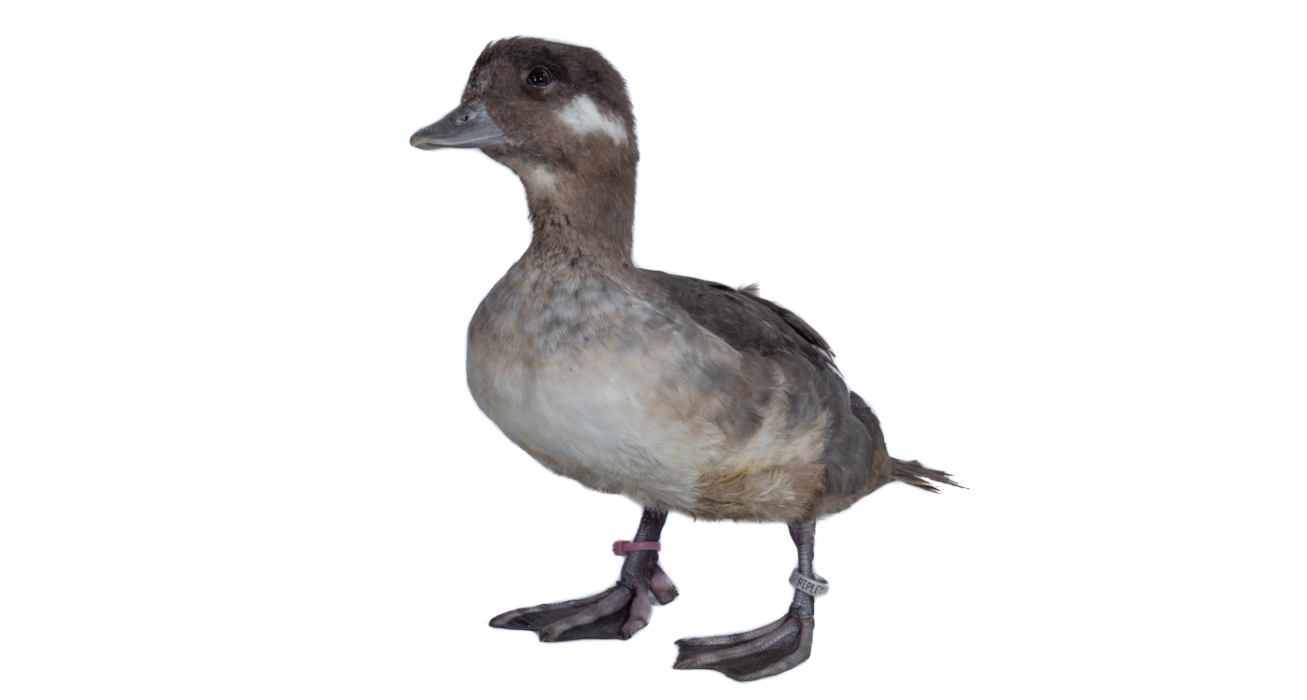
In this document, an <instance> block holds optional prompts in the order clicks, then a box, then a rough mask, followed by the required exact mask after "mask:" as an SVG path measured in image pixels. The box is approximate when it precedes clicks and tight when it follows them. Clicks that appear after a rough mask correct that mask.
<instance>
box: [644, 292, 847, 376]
mask: <svg viewBox="0 0 1307 700" xmlns="http://www.w3.org/2000/svg"><path fill="white" fill-rule="evenodd" d="M644 272H645V273H647V274H648V276H649V279H650V281H652V282H653V283H654V284H656V285H657V286H658V287H659V288H661V289H662V290H663V291H664V292H666V293H667V294H668V295H669V296H670V297H671V299H672V301H673V302H675V303H676V305H677V306H679V307H681V308H682V309H684V310H685V312H686V313H688V314H689V315H690V318H692V319H694V322H695V323H697V324H699V325H700V326H702V327H704V328H706V329H708V330H709V331H712V332H713V333H714V334H715V335H717V336H718V337H720V338H721V339H722V340H724V341H726V343H727V344H729V345H730V346H731V347H733V348H735V349H736V350H740V351H742V352H751V353H756V354H758V355H761V356H763V357H772V356H776V355H782V354H794V355H799V356H801V357H803V358H804V359H806V360H807V361H808V362H810V363H812V365H813V366H814V367H815V368H817V369H818V370H819V371H821V370H833V371H835V372H838V371H839V370H838V369H837V368H836V367H835V353H834V352H833V351H832V350H831V349H830V346H829V345H827V344H826V340H825V339H824V338H822V337H821V334H820V333H818V332H817V331H816V330H815V329H814V328H813V327H812V326H809V325H808V324H807V322H806V321H804V320H803V319H802V318H799V316H798V314H796V313H794V312H793V311H790V310H789V309H787V308H785V307H783V306H781V305H780V304H777V303H774V302H771V301H768V300H766V299H763V298H762V297H760V296H758V295H757V291H758V287H757V285H749V286H748V287H742V288H740V289H732V288H730V287H728V286H726V285H724V284H718V283H716V282H706V281H704V280H700V279H695V278H693V277H682V276H680V275H669V274H667V273H666V272H658V271H656V270H644Z"/></svg>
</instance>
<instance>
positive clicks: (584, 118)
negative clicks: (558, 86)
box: [558, 95, 626, 145]
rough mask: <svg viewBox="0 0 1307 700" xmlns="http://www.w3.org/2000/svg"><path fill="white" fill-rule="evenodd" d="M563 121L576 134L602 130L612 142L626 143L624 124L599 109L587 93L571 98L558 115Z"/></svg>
mask: <svg viewBox="0 0 1307 700" xmlns="http://www.w3.org/2000/svg"><path fill="white" fill-rule="evenodd" d="M558 116H559V117H560V118H561V119H562V120H563V123H564V124H566V125H568V126H570V127H572V131H574V132H576V134H577V135H578V136H580V135H584V134H589V133H592V132H595V131H602V132H604V133H605V134H608V137H609V138H611V139H612V140H613V142H614V143H617V144H618V145H622V144H625V143H626V126H625V125H624V124H622V122H621V121H620V120H618V119H614V118H613V117H611V116H609V115H608V114H605V113H603V112H601V111H599V105H596V104H595V103H594V100H592V99H590V96H589V95H581V96H580V97H578V98H576V99H574V100H572V101H571V102H570V103H569V104H568V105H567V106H566V107H564V108H563V111H562V112H560V113H559V115H558Z"/></svg>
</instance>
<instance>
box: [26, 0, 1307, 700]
mask: <svg viewBox="0 0 1307 700" xmlns="http://www.w3.org/2000/svg"><path fill="white" fill-rule="evenodd" d="M1081 5H1082V7H1080V8H1079V9H1073V8H1072V6H1071V4H1070V3H1059V4H1058V6H1059V9H1050V8H1049V7H1047V6H1046V5H1045V4H1040V3H988V4H987V7H985V8H980V7H978V6H976V4H974V3H951V4H950V3H911V4H909V3H884V4H877V5H870V6H863V5H858V6H857V8H859V9H855V5H854V4H853V3H849V4H847V5H838V4H828V5H823V4H819V3H801V4H792V5H775V6H766V5H763V4H760V3H750V4H748V5H745V4H741V5H738V6H735V7H725V6H719V5H714V4H711V3H704V2H695V3H684V4H671V3H658V4H649V5H643V6H637V5H634V4H620V3H612V2H605V3H591V4H581V3H570V2H552V3H551V2H534V3H507V2H497V3H470V2H469V3H449V2H416V3H408V4H384V5H383V4H377V3H354V4H346V3H335V2H319V3H285V2H281V3H278V2H265V1H259V2H221V3H218V2H214V3H177V2H157V3H143V2H135V3H127V2H124V3H90V2H42V3H37V2H20V3H7V4H6V5H5V9H4V10H0V81H2V82H0V100H3V110H2V112H0V120H2V121H3V124H2V125H0V126H2V128H0V149H2V151H0V168H2V169H3V170H2V174H0V192H2V194H0V196H2V197H3V206H2V207H0V236H2V237H0V355H3V358H2V361H0V696H2V697H4V698H13V699H23V700H25V699H27V698H108V697H115V698H117V697H123V698H170V699H171V698H274V699H279V700H280V699H287V698H314V699H318V698H387V699H390V698H431V697H496V696H507V695H508V694H510V693H511V694H513V695H514V696H525V695H527V694H529V695H530V696H531V697H567V698H592V697H605V698H622V697H649V698H654V697H658V698H667V697H707V696H709V695H712V696H714V697H723V698H734V697H746V696H747V697H750V698H755V697H762V698H778V697H786V698H799V697H814V698H815V697H876V698H909V697H910V698H982V697H983V698H1050V697H1085V698H1104V697H1256V698H1275V697H1291V696H1297V697H1302V694H1303V693H1304V692H1307V690H1305V689H1304V687H1303V685H1304V684H1303V682H1302V669H1301V666H1302V662H1303V659H1304V658H1305V657H1307V654H1305V652H1307V649H1304V643H1303V626H1304V621H1305V620H1304V602H1303V594H1302V592H1303V591H1304V590H1307V580H1304V575H1303V545H1302V535H1303V532H1304V529H1305V528H1304V518H1303V515H1302V505H1301V504H1302V501H1303V498H1304V486H1307V483H1305V482H1307V479H1305V478H1304V449H1303V447H1302V425H1303V418H1304V395H1305V393H1307V377H1305V373H1304V370H1303V367H1302V365H1303V358H1304V357H1307V344H1305V343H1304V318H1305V312H1307V308H1304V307H1305V306H1307V304H1305V303H1304V300H1307V285H1304V282H1303V274H1304V263H1305V262H1307V260H1305V259H1304V257H1305V256H1304V248H1305V246H1304V236H1305V235H1307V216H1304V195H1305V193H1307V129H1305V128H1304V124H1307V89H1305V86H1307V71H1304V66H1305V65H1307V49H1305V47H1307V41H1304V36H1307V14H1305V13H1304V10H1303V9H1302V6H1301V4H1298V3H1281V4H1275V3H1262V4H1260V5H1258V6H1255V7H1248V6H1245V5H1250V4H1249V3H1234V2H1231V3H1200V2H1183V3H1181V2H1177V3H1138V2H1129V3H1115V4H1105V3H1082V4H1081ZM515 34H526V35H535V36H544V37H549V38H553V39H558V40H563V41H570V42H573V43H579V44H585V45H589V46H593V47H595V48H597V49H599V50H600V51H602V52H603V53H604V55H605V56H606V57H608V58H609V59H610V60H611V61H612V62H613V63H614V64H615V65H616V66H617V67H618V69H619V70H621V71H622V73H623V74H624V75H625V77H626V78H627V80H628V82H629V84H630V89H631V95H632V98H633V101H634V103H635V109H636V114H637V116H638V118H639V136H640V145H641V150H642V153H643V160H642V163H641V170H640V195H639V208H638V211H637V224H636V249H635V250H636V260H637V262H638V263H639V264H641V265H643V266H645V267H649V268H654V269H662V270H668V271H673V272H677V273H682V274H689V275H695V276H700V277H705V278H708V279H712V280H717V281H721V282H725V283H729V284H745V283H749V282H761V284H762V291H763V293H764V295H766V296H768V297H770V298H772V299H775V300H778V301H780V302H781V303H784V304H786V305H788V306H789V307H791V308H793V309H795V310H796V311H797V312H799V313H800V314H801V315H803V316H804V317H805V318H806V319H807V320H808V321H809V322H811V323H812V324H813V325H814V326H815V327H817V328H818V329H820V331H821V332H822V333H823V334H825V336H826V338H827V339H828V340H830V341H831V343H832V344H833V345H834V347H835V349H836V352H837V353H838V359H839V361H840V365H841V367H842V369H843V371H844V373H845V375H846V376H847V378H848V380H849V383H850V384H851V385H852V386H853V387H854V388H855V389H856V390H857V391H859V392H860V393H862V394H863V395H864V396H866V397H867V398H868V400H869V401H870V402H871V403H872V405H873V406H874V407H875V408H876V410H877V412H878V413H879V414H880V416H881V419H882V421H883V423H884V426H885V432H886V435H887V438H888V442H889V445H890V448H891V451H892V452H893V453H894V454H895V455H896V456H899V457H904V458H916V459H921V460H922V461H924V462H925V463H926V464H928V465H931V466H934V467H937V468H943V469H945V470H947V471H950V472H952V473H953V474H955V475H956V476H957V478H958V479H959V480H960V481H961V482H962V483H963V484H965V485H966V486H968V487H970V490H967V491H962V490H957V489H950V490H949V491H947V492H946V493H944V494H942V495H937V496H936V495H930V494H927V493H924V492H921V491H918V490H915V489H912V488H909V487H905V486H902V485H894V486H891V487H888V488H886V489H884V490H882V491H880V492H878V493H876V494H875V495H874V496H872V497H871V498H869V499H867V500H865V501H863V502H862V503H860V504H858V505H857V506H856V507H854V508H853V509H852V510H850V511H847V512H845V513H843V514H840V515H838V516H836V517H834V518H832V519H830V520H828V521H825V522H823V523H822V524H821V525H820V526H819V528H818V546H817V568H818V571H820V572H821V573H822V575H824V576H825V577H826V578H828V579H830V580H831V582H832V584H833V590H832V593H831V595H829V596H828V597H826V598H823V599H822V600H821V601H820V603H819V605H818V618H817V619H818V627H817V631H816V643H815V648H814V654H813V657H812V659H811V660H810V661H809V662H808V663H807V664H805V665H803V666H801V667H800V668H799V669H797V670H795V671H792V672H790V673H788V674H786V675H784V676H781V677H779V678H775V679H771V680H767V681H763V682H760V683H755V684H750V685H743V686H742V685H738V684H736V683H734V682H733V681H730V680H728V679H726V678H725V677H723V676H720V675H718V674H715V673H711V672H693V673H691V672H681V671H673V670H672V669H671V664H672V661H673V660H674V658H675V647H674V646H673V644H672V642H673V641H674V640H676V639H678V638H680V637H683V636H690V635H701V634H716V633H725V632H732V631H738V630H742V629H747V628H752V627H755V626H757V625H760V624H762V623H765V622H768V621H770V620H772V619H775V618H776V617H778V616H780V615H781V614H782V613H783V612H784V610H785V608H786V605H787V604H788V598H789V594H790V589H789V587H788V586H787V585H786V583H785V579H786V576H787V575H788V573H789V571H790V568H791V567H792V566H793V557H794V553H793V548H792V545H791V544H790V542H789V539H788V536H787V535H786V532H785V529H784V526H782V525H778V524H773V525H754V524H734V523H715V524H714V523H695V522H691V521H690V520H688V519H687V518H684V517H681V516H678V515H673V516H672V517H671V518H670V519H669V522H668V524H667V528H666V531H665V537H664V540H663V541H664V547H665V548H664V552H663V563H664V565H665V568H666V569H667V571H668V572H669V573H670V574H671V576H672V578H673V579H674V580H675V581H676V583H677V584H678V586H679V587H680V589H681V592H682V596H681V598H680V599H679V600H677V601H676V602H675V603H674V604H672V605H671V606H669V607H666V608H656V609H655V611H654V618H653V623H652V625H651V626H650V627H649V628H647V629H646V630H644V631H643V632H641V633H640V634H639V635H638V636H637V637H636V638H635V639H633V640H631V641H628V642H625V643H619V642H612V641H607V642H573V643H567V644H556V645H544V644H539V643H538V642H536V641H535V638H534V636H533V635H531V634H529V633H523V632H508V631H502V630H493V629H490V628H489V627H487V625H486V621H487V620H488V619H489V618H490V617H491V616H493V615H495V614H497V613H499V612H502V611H504V610H506V609H508V608H512V607H517V606H522V605H529V604H535V603H541V602H547V601H553V600H559V599H564V598H570V597H576V596H580V595H583V594H589V593H592V592H594V591H597V590H600V589H601V588H603V587H605V586H607V585H609V584H610V583H611V582H612V580H613V579H614V578H615V577H616V576H617V570H618V567H619V564H620V561H619V560H618V559H616V558H615V557H613V556H612V554H611V553H610V552H609V547H610V543H611V542H612V541H613V540H615V539H619V538H629V537H630V536H631V535H632V534H633V533H634V530H635V526H636V524H637V520H638V517H639V509H638V508H637V507H636V506H635V505H633V504H631V503H629V502H627V501H625V500H624V499H621V498H619V497H615V496H605V495H600V494H596V493H592V492H588V491H586V490H585V489H583V488H582V487H581V486H579V485H578V484H575V483H572V482H570V481H567V480H565V479H561V478H558V477H556V476H553V475H552V474H550V473H548V472H547V471H546V470H544V469H543V468H541V467H539V466H538V465H536V464H534V463H533V462H532V461H531V460H530V459H529V458H528V457H527V456H526V455H524V454H523V453H521V452H520V451H519V450H517V449H516V448H515V447H514V446H513V445H512V444H510V443H509V442H508V441H507V440H506V439H505V438H504V437H503V436H502V435H500V433H499V432H498V431H497V430H496V428H495V427H494V426H493V425H492V424H491V423H490V422H489V421H488V420H487V419H485V418H484V417H483V416H482V415H481V414H480V413H479V412H478V411H477V409H476V407H475V405H474V404H473V402H472V401H471V399H470V397H469V395H468V392H467V389H466V386H465V384H464V377H463V352H464V333H465V328H466V323H467V320H468V318H469V317H470V315H471V314H472V311H473V309H475V307H476V304H477V303H478V301H479V300H480V299H481V297H482V296H483V295H484V294H485V292H486V291H487V290H488V289H489V288H490V286H491V285H492V284H493V283H494V282H495V280H496V279H498V277H499V275H500V274H502V272H503V271H504V270H505V269H506V268H507V267H508V265H509V264H511V263H512V262H513V261H514V260H515V259H516V258H517V256H518V255H520V254H521V251H522V250H523V249H524V248H525V246H526V245H527V242H528V236H529V233H530V229H529V226H528V224H527V222H526V207H525V203H524V200H523V196H522V192H521V188H520V185H519V183H518V182H517V180H516V179H515V178H514V176H513V175H512V173H510V172H509V171H508V170H506V169H504V168H502V167H500V166H499V165H497V164H495V163H494V162H492V161H490V160H489V159H487V158H485V157H484V156H482V155H481V154H480V153H478V152H475V151H468V152H463V151H458V152H455V151H438V152H434V153H426V152H420V151H417V150H415V149H412V148H410V147H409V146H408V137H409V135H410V134H411V133H412V132H413V131H414V130H416V129H417V128H419V127H421V126H424V125H426V124H427V123H429V122H431V121H434V120H435V119H437V118H438V117H440V116H441V115H443V114H444V113H445V112H446V111H448V110H449V109H451V108H453V107H454V106H455V105H456V104H457V103H458V97H459V94H460V92H461V90H462V87H463V82H464V81H465V79H466V76H467V73H468V71H469V69H470V68H471V65H472V62H473V61H474V60H475V58H476V56H477V54H478V53H479V52H480V50H481V48H482V46H483V45H484V44H485V43H486V42H487V41H489V40H491V39H495V38H499V37H503V36H511V35H515Z"/></svg>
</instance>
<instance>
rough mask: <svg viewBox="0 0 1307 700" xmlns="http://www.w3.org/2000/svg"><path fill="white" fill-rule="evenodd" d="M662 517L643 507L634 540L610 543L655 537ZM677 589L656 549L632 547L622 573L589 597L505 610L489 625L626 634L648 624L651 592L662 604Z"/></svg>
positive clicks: (580, 634)
mask: <svg viewBox="0 0 1307 700" xmlns="http://www.w3.org/2000/svg"><path fill="white" fill-rule="evenodd" d="M665 522H667V513H666V512H662V511H656V510H646V511H645V512H644V517H643V518H641V519H640V529H639V530H637V531H636V533H635V541H634V542H627V543H621V542H619V543H618V544H617V545H614V551H615V552H616V551H617V550H618V548H619V547H620V546H621V545H623V544H625V545H637V546H638V543H640V542H657V541H658V536H659V535H660V534H661V533H662V531H663V523H665ZM622 548H623V549H625V548H624V547H622ZM676 594H677V593H676V586H674V585H673V584H672V580H671V579H670V578H668V577H667V574H666V573H664V572H663V570H662V567H660V566H658V552H657V551H656V550H649V549H634V550H633V551H629V552H627V553H626V562H625V563H624V564H622V575H621V578H619V579H618V580H617V584H616V585H614V586H613V587H611V588H609V589H608V590H606V591H604V592H602V593H596V594H595V595H592V596H590V597H588V598H578V599H576V600H568V601H563V602H561V603H546V604H544V605H537V606H535V607H531V608H518V609H517V610H510V611H508V612H506V613H504V614H503V615H499V616H498V617H496V618H494V619H493V620H491V621H490V626H491V627H500V628H503V629H510V630H532V631H534V632H536V633H538V634H539V635H540V641H542V642H566V641H571V640H573V639H630V638H631V636H632V635H634V634H635V633H636V632H639V631H640V630H641V629H643V628H644V626H645V625H647V624H649V617H650V615H652V613H653V607H652V605H651V604H650V602H649V598H650V597H651V596H652V597H653V598H654V599H655V600H657V601H658V603H659V604H661V605H666V604H668V603H670V602H672V600H674V599H675V598H676Z"/></svg>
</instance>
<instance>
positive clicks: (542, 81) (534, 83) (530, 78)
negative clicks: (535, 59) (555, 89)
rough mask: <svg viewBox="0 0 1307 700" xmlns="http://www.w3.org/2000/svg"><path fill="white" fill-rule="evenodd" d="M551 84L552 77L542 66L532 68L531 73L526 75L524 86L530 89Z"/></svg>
mask: <svg viewBox="0 0 1307 700" xmlns="http://www.w3.org/2000/svg"><path fill="white" fill-rule="evenodd" d="M552 82H554V76H553V74H552V73H550V72H549V69H548V68H545V67H544V66H537V67H535V68H532V69H531V72H530V73H527V74H526V84H527V85H530V86H531V87H538V88H542V87H544V86H546V85H548V84H550V83H552Z"/></svg>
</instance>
